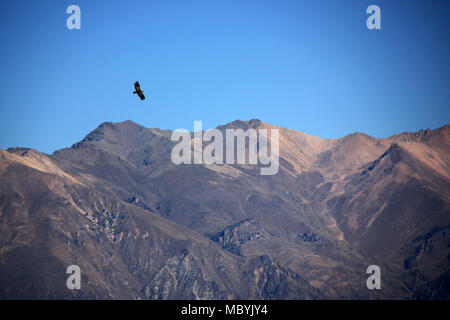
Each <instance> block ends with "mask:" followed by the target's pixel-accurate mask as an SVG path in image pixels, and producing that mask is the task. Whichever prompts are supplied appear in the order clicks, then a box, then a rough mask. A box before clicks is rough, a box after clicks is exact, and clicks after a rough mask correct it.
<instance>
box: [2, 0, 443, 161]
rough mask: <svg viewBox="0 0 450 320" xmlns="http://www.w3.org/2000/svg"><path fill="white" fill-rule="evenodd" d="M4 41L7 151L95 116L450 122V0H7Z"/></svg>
mask: <svg viewBox="0 0 450 320" xmlns="http://www.w3.org/2000/svg"><path fill="white" fill-rule="evenodd" d="M71 4H76V5H78V6H80V8H81V30H68V29H67V27H66V19H67V17H68V16H69V15H68V14H67V13H66V8H67V7H68V6H69V5H71ZM371 4H376V5H378V6H380V8H381V30H368V29H367V27H366V19H367V17H368V16H369V15H368V14H366V8H367V7H368V6H369V5H371ZM0 41H1V42H0V43H1V54H0V57H1V59H0V71H1V72H0V88H1V94H0V148H2V149H6V148H8V147H13V146H22V147H33V148H36V149H38V150H40V151H43V152H47V153H52V152H53V151H54V150H56V149H59V148H63V147H68V146H70V145H72V144H73V143H74V142H77V141H79V140H81V139H82V138H83V137H84V136H85V135H86V134H88V133H89V132H90V131H92V130H93V129H95V128H96V127H97V126H98V125H99V124H100V123H102V122H104V121H113V122H118V121H124V120H133V121H135V122H137V123H140V124H142V125H144V126H146V127H151V128H156V127H158V128H161V129H172V130H173V129H177V128H186V129H188V130H190V131H192V130H193V121H194V120H202V121H203V128H204V129H209V128H213V127H216V126H218V125H221V124H225V123H228V122H231V121H233V120H236V119H241V120H250V119H252V118H257V119H260V120H262V121H266V122H269V123H272V124H275V125H279V126H284V127H288V128H292V129H296V130H300V131H303V132H306V133H308V134H310V135H316V136H320V137H322V138H338V137H342V136H344V135H347V134H349V133H352V132H355V131H361V132H365V133H367V134H369V135H372V136H375V137H387V136H390V135H392V134H395V133H400V132H403V131H416V130H419V129H421V128H431V129H434V128H437V127H440V126H442V125H444V124H447V123H449V122H450V111H449V110H450V105H449V102H450V61H449V60H450V1H448V0H444V1H439V0H433V1H430V0H417V1H412V0H409V1H401V0H389V1H382V0H370V1H365V0H339V1H338V0H330V1H321V0H310V1H304V0H292V1H285V0H271V1H268V0H258V1H251V0H238V1H233V0H209V1H206V0H205V1H197V0H182V1H173V0H164V1H163V0H159V1H148V0H143V1H133V0H128V1H112V0H108V1H98V0H88V1H77V0H70V1H63V0H54V1H35V0H28V1H24V0H21V1H12V0H8V1H6V0H2V1H0ZM136 80H138V81H139V82H140V83H141V87H142V89H143V90H144V94H145V95H146V96H147V99H146V100H145V101H140V100H139V98H138V97H137V96H136V95H133V94H132V91H133V83H134V81H136Z"/></svg>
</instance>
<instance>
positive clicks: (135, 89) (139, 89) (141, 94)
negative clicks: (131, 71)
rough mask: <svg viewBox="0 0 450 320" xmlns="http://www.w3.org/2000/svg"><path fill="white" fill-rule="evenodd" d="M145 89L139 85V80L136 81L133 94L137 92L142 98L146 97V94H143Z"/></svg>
mask: <svg viewBox="0 0 450 320" xmlns="http://www.w3.org/2000/svg"><path fill="white" fill-rule="evenodd" d="M143 92H144V91H142V90H141V86H140V85H139V82H138V81H136V82H135V83H134V91H133V94H135V93H137V95H138V96H139V98H141V100H144V99H145V96H144V94H143Z"/></svg>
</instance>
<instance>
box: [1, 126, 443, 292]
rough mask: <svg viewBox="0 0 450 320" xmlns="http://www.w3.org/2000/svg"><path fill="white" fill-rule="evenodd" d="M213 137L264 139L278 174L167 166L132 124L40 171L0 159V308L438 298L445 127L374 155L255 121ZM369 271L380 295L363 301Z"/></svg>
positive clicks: (35, 162)
mask: <svg viewBox="0 0 450 320" xmlns="http://www.w3.org/2000/svg"><path fill="white" fill-rule="evenodd" d="M217 128H218V129H219V130H223V129H227V128H241V129H244V130H246V129H248V128H253V129H260V128H265V129H272V128H277V129H279V130H280V152H279V155H280V170H279V173H278V174H276V175H274V176H260V175H259V170H257V168H258V165H248V164H246V165H237V164H234V165H230V164H224V165H180V166H176V165H174V164H173V163H172V162H171V160H170V154H171V149H172V147H173V145H174V142H172V141H170V135H171V131H170V130H160V129H149V128H146V127H144V126H141V125H138V124H136V123H134V122H132V121H124V122H120V123H112V122H104V123H102V124H101V125H99V126H98V127H97V128H96V129H94V130H93V131H91V132H90V133H89V134H87V135H86V136H85V137H84V138H83V139H82V140H81V141H79V142H77V143H74V144H73V145H72V146H71V147H69V148H63V149H60V150H57V151H55V152H54V153H53V154H51V155H46V154H44V153H40V152H39V151H37V150H34V149H29V148H9V149H8V150H7V151H5V150H0V178H1V180H2V181H3V182H4V183H3V184H2V185H3V186H2V187H1V188H0V229H1V230H2V231H3V233H2V234H1V236H0V271H1V272H0V274H4V275H6V274H9V275H10V276H9V277H6V276H5V277H2V278H1V279H0V283H1V284H2V286H1V287H2V289H1V290H0V296H1V297H4V298H9V297H28V298H42V297H45V298H67V299H70V298H101V299H110V298H116V299H121V298H122V299H123V298H127V299H128V298H131V299H138V298H139V299H148V298H152V299H155V298H156V299H191V298H192V299H236V298H240V299H247V298H250V299H255V298H256V299H273V298H275V299H323V298H325V299H326V298H333V299H336V298H338V299H351V298H355V299H380V298H381V299H386V298H396V299H411V298H425V299H427V298H441V299H442V298H444V299H447V298H448V297H449V294H450V289H448V288H447V289H446V287H445V286H439V285H437V281H442V279H444V281H446V280H445V279H447V278H448V270H449V268H450V259H449V258H448V257H450V251H449V247H450V233H449V231H448V225H450V216H449V212H450V199H449V198H450V197H449V195H450V154H449V152H448V150H449V148H448V145H449V143H450V133H449V132H450V131H449V129H450V125H445V126H443V127H440V128H438V129H435V130H419V131H417V132H415V133H409V132H406V133H402V134H399V135H394V136H391V137H388V138H382V139H377V138H373V137H370V136H368V135H365V134H362V133H354V134H350V135H347V136H345V137H342V138H339V139H321V138H319V137H314V136H309V135H307V134H305V133H302V132H299V131H295V130H291V129H287V128H282V127H277V126H273V125H271V124H267V123H265V122H262V121H260V120H258V119H252V120H250V121H241V120H236V121H233V122H231V123H229V124H226V125H224V126H218V127H217ZM269 139H270V138H269ZM66 221H71V224H69V223H68V222H66ZM436 230H437V231H436ZM150 231H151V232H150ZM44 235H46V236H45V237H44ZM179 235H183V236H182V237H181V238H180V236H179ZM33 243H39V244H40V245H39V246H37V245H33ZM64 248H68V249H64ZM186 250H187V251H186ZM26 252H28V253H27V254H25V253H26ZM96 256H98V258H93V257H96ZM89 257H91V258H89ZM36 261H40V263H41V268H40V269H39V270H40V271H39V270H37V271H39V272H41V273H38V272H37V271H36V272H35V271H33V268H32V267H31V266H32V265H34V263H36ZM108 261H115V262H114V264H113V265H111V263H110V262H108ZM75 262H77V263H79V264H80V267H81V269H82V270H85V275H86V277H87V279H88V281H87V288H86V290H85V291H80V292H78V293H77V292H71V291H69V290H67V288H65V273H64V272H65V270H64V265H67V264H74V263H75ZM371 264H379V265H380V267H381V268H382V273H383V276H382V278H383V279H385V280H384V282H383V290H381V291H371V290H368V289H367V288H366V286H365V279H366V275H365V268H367V266H369V265H371ZM21 268H22V269H23V268H25V269H26V272H21V271H20V270H22V269H21ZM26 275H27V276H26ZM20 279H28V280H27V281H30V283H31V284H30V285H28V286H25V284H24V283H25V282H23V280H20ZM33 279H35V280H33ZM438 279H440V280H438ZM25 288H28V289H26V290H25Z"/></svg>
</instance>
